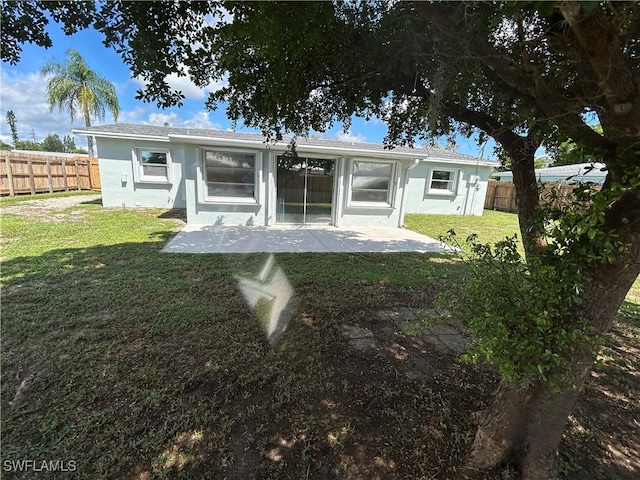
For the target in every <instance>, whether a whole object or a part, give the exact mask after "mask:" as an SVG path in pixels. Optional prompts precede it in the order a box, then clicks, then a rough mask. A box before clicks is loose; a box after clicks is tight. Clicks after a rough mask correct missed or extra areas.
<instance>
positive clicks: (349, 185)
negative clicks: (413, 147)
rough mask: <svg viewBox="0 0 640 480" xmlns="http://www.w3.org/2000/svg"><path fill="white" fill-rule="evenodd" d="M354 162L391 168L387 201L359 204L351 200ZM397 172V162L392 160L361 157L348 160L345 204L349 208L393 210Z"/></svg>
mask: <svg viewBox="0 0 640 480" xmlns="http://www.w3.org/2000/svg"><path fill="white" fill-rule="evenodd" d="M356 162H361V163H382V164H386V165H390V166H391V172H390V174H389V188H388V190H387V200H386V201H385V202H361V201H360V202H359V201H354V200H353V178H354V175H353V169H354V167H355V164H356ZM397 170H398V162H397V161H394V160H381V159H376V158H362V157H352V158H350V159H349V172H348V174H347V178H348V182H347V192H346V193H347V197H346V201H347V202H346V203H347V207H349V208H369V209H371V208H373V209H377V208H381V209H389V208H393V205H394V203H395V193H396V190H397V178H398V174H397Z"/></svg>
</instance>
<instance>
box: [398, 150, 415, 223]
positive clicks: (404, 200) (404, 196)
mask: <svg viewBox="0 0 640 480" xmlns="http://www.w3.org/2000/svg"><path fill="white" fill-rule="evenodd" d="M419 163H420V159H419V158H416V159H414V160H413V163H412V164H411V165H409V166H408V167H407V171H406V172H404V187H403V188H402V199H401V200H400V215H399V216H398V227H399V228H404V211H405V210H406V208H405V205H406V204H407V190H408V186H409V177H410V176H411V170H413V169H414V168H416V167H417V166H418V164H419Z"/></svg>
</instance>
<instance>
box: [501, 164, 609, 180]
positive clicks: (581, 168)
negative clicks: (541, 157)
mask: <svg viewBox="0 0 640 480" xmlns="http://www.w3.org/2000/svg"><path fill="white" fill-rule="evenodd" d="M602 169H606V165H605V164H604V163H599V162H596V163H590V162H586V163H576V164H573V165H560V166H558V167H546V168H536V170H535V174H536V178H541V177H547V178H548V177H558V178H564V179H569V177H586V178H588V179H589V180H591V181H596V180H597V179H601V180H602V181H603V180H604V177H606V175H607V173H606V171H602ZM493 176H494V177H499V178H502V177H507V178H511V177H512V176H513V172H510V171H508V172H496V173H494V174H493ZM575 180H577V178H576V179H575Z"/></svg>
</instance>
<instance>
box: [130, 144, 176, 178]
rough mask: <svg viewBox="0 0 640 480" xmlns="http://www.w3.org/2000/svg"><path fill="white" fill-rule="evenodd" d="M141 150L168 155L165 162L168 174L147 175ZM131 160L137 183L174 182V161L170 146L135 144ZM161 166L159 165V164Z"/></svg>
mask: <svg viewBox="0 0 640 480" xmlns="http://www.w3.org/2000/svg"><path fill="white" fill-rule="evenodd" d="M140 152H152V153H164V154H165V155H166V157H167V161H166V162H167V163H166V164H165V166H164V167H165V171H166V175H165V176H164V177H159V176H154V175H145V174H144V171H143V164H142V158H141V155H140ZM131 160H132V163H133V181H134V182H135V183H155V184H161V185H170V184H172V183H173V162H172V160H171V150H170V149H168V148H157V147H146V146H135V147H133V148H132V149H131ZM157 166H159V165H157Z"/></svg>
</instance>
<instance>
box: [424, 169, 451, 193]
mask: <svg viewBox="0 0 640 480" xmlns="http://www.w3.org/2000/svg"><path fill="white" fill-rule="evenodd" d="M457 186H458V182H457V175H456V171H455V170H446V169H432V170H431V174H430V175H429V182H428V183H427V193H428V194H430V195H455V194H456V191H457Z"/></svg>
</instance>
